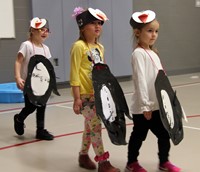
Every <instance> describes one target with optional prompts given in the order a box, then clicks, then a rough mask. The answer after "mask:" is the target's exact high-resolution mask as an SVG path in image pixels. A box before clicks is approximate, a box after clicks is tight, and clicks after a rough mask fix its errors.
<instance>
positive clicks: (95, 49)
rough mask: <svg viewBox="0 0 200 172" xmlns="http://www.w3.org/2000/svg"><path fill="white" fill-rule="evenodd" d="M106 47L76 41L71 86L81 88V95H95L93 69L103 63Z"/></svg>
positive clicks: (72, 51) (73, 52)
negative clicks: (96, 64) (97, 64)
mask: <svg viewBox="0 0 200 172" xmlns="http://www.w3.org/2000/svg"><path fill="white" fill-rule="evenodd" d="M103 54H104V47H103V45H101V44H99V43H98V44H95V45H93V44H86V43H85V42H84V41H82V40H78V41H76V42H75V43H74V44H73V45H72V48H71V51H70V58H71V64H70V66H71V69H70V85H71V86H79V87H80V94H94V90H93V85H92V68H93V65H94V64H95V63H103V61H104V57H103Z"/></svg>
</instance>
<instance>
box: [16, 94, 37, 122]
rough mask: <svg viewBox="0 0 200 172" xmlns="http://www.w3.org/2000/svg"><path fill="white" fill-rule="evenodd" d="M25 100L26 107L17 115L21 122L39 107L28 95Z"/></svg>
mask: <svg viewBox="0 0 200 172" xmlns="http://www.w3.org/2000/svg"><path fill="white" fill-rule="evenodd" d="M24 101H25V107H24V108H23V109H22V110H21V112H20V113H19V114H18V115H17V117H18V120H19V121H20V122H24V120H25V119H26V117H27V116H28V115H30V114H31V113H33V112H34V111H35V109H36V108H37V107H36V106H35V105H33V104H32V103H31V102H30V101H29V98H28V96H27V95H25V96H24Z"/></svg>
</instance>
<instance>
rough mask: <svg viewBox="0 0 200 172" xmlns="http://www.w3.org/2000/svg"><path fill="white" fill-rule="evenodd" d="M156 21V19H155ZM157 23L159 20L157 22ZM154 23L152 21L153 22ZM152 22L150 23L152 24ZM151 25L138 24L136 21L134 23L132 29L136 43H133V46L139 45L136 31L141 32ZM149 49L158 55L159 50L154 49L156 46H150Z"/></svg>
mask: <svg viewBox="0 0 200 172" xmlns="http://www.w3.org/2000/svg"><path fill="white" fill-rule="evenodd" d="M155 20H156V19H155ZM155 20H153V21H155ZM156 21H157V20H156ZM151 22H152V21H151ZM151 22H150V23H151ZM148 24H149V23H137V22H135V21H134V20H133V21H132V28H133V40H134V42H133V45H136V44H137V45H138V42H137V41H138V36H137V35H136V34H135V32H136V30H139V31H141V30H142V29H143V28H144V27H145V26H146V25H148ZM133 47H135V46H133ZM149 48H150V49H151V50H153V51H154V52H155V53H156V54H158V49H157V48H155V47H154V45H150V46H149Z"/></svg>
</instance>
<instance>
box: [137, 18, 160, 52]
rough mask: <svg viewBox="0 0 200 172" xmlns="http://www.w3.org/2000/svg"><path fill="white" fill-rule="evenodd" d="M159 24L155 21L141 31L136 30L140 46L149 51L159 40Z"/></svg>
mask: <svg viewBox="0 0 200 172" xmlns="http://www.w3.org/2000/svg"><path fill="white" fill-rule="evenodd" d="M158 30H159V23H158V21H157V20H153V21H152V22H151V23H149V24H147V25H145V26H144V27H143V28H142V29H141V30H138V29H136V30H135V35H136V37H137V38H138V44H140V45H141V46H142V47H144V48H147V49H149V48H150V46H152V45H153V44H154V43H155V42H156V40H157V38H158Z"/></svg>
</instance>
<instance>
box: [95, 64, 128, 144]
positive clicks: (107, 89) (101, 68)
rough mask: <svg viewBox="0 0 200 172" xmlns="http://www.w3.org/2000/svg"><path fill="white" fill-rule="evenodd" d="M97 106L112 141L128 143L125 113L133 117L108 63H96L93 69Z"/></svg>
mask: <svg viewBox="0 0 200 172" xmlns="http://www.w3.org/2000/svg"><path fill="white" fill-rule="evenodd" d="M92 81H93V86H94V93H95V94H94V95H95V106H96V112H97V115H98V116H99V117H100V118H101V119H102V121H103V123H104V125H105V127H106V129H107V131H108V135H109V138H110V140H111V142H112V143H113V144H115V145H126V144H127V143H126V121H125V115H126V116H127V117H128V118H129V119H131V116H130V114H129V109H128V106H127V103H126V99H125V97H124V93H123V91H122V88H121V86H120V85H119V83H118V81H117V79H116V78H115V77H114V76H113V74H112V73H111V72H110V69H109V67H108V66H107V65H106V64H102V63H97V64H94V67H93V70H92Z"/></svg>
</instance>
